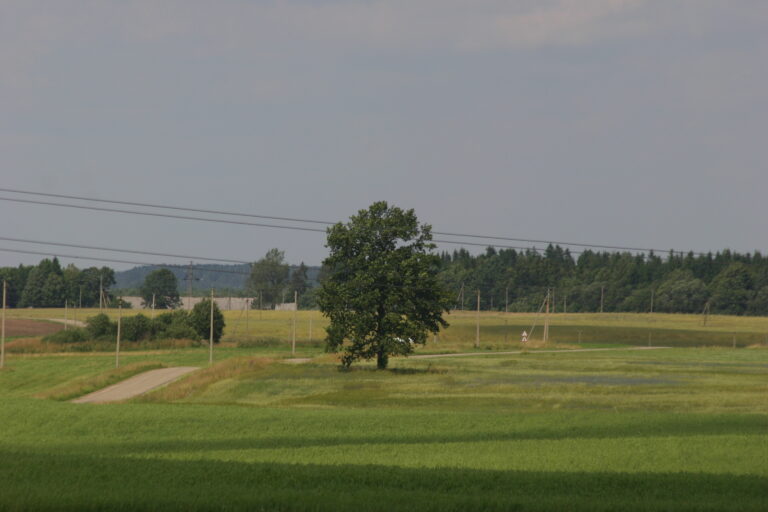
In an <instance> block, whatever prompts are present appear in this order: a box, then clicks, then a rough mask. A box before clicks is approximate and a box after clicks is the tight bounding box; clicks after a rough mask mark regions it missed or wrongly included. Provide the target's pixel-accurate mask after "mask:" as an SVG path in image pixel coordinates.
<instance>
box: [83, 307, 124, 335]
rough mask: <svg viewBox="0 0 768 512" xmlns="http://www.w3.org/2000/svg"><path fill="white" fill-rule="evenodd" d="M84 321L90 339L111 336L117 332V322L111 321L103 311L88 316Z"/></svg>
mask: <svg viewBox="0 0 768 512" xmlns="http://www.w3.org/2000/svg"><path fill="white" fill-rule="evenodd" d="M85 323H86V325H87V327H86V329H87V331H88V336H89V338H90V339H97V338H101V337H104V336H112V335H114V334H116V333H117V324H116V323H113V322H112V321H111V320H110V319H109V317H108V316H107V315H105V314H104V313H99V314H98V315H96V316H92V317H90V318H89V319H88V320H86V321H85Z"/></svg>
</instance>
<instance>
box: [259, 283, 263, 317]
mask: <svg viewBox="0 0 768 512" xmlns="http://www.w3.org/2000/svg"><path fill="white" fill-rule="evenodd" d="M262 309H263V308H262V303H261V290H259V320H261V311H262Z"/></svg>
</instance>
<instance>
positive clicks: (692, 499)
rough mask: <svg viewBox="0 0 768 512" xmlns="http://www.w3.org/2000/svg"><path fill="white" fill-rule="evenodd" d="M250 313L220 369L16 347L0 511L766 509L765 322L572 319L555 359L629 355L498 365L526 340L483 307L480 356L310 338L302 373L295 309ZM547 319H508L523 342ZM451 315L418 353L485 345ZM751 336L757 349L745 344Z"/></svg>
mask: <svg viewBox="0 0 768 512" xmlns="http://www.w3.org/2000/svg"><path fill="white" fill-rule="evenodd" d="M17 313H28V311H24V312H13V314H17ZM126 313H127V312H126ZM251 313H252V316H251V318H249V328H250V329H252V331H251V332H250V333H246V332H244V331H243V334H242V335H239V336H238V335H235V334H233V332H234V328H235V327H238V328H240V327H242V328H244V327H245V323H244V319H240V318H237V316H236V315H237V314H239V313H238V312H229V313H227V321H228V322H229V326H228V328H227V332H226V333H225V342H224V343H223V344H222V346H221V347H217V348H216V351H215V361H216V363H215V364H214V365H213V366H212V367H207V365H206V362H207V349H206V348H205V347H202V346H201V347H197V348H195V347H192V348H183V349H166V350H133V351H129V352H126V353H124V355H123V368H121V369H120V370H114V369H113V366H114V356H113V354H110V353H99V352H95V353H88V354H71V353H70V354H50V355H45V354H35V355H31V354H30V355H25V354H12V355H11V357H10V358H9V361H8V362H9V364H8V368H6V370H4V371H3V372H2V373H0V410H2V416H1V417H0V423H1V424H2V425H1V427H2V431H3V436H2V438H1V439H0V453H1V454H2V455H0V460H2V464H0V508H4V509H40V508H71V509H101V508H115V509H125V510H129V509H142V508H146V509H158V508H164V509H184V510H189V509H211V508H222V509H231V510H237V509H243V510H246V509H247V510H253V509H282V510H360V509H368V510H390V509H392V508H399V509H405V510H408V509H410V510H489V509H495V510H564V509H567V510H618V509H621V510H670V509H677V510H765V509H766V507H768V491H766V489H768V465H766V464H765V460H768V350H764V349H762V348H760V347H759V341H760V332H761V329H764V328H765V327H766V320H765V319H746V318H731V317H722V318H721V317H715V318H711V319H710V322H709V325H708V326H707V330H706V331H705V330H704V328H703V326H701V325H700V318H698V317H678V316H669V315H653V316H652V317H650V316H649V315H621V316H618V315H603V316H600V315H584V316H582V315H568V316H565V315H557V316H554V317H553V328H552V334H553V338H554V339H553V343H552V346H553V347H555V348H556V347H557V345H556V343H560V347H563V346H566V345H568V346H570V345H573V346H576V345H577V343H576V342H577V341H578V340H574V339H571V336H572V335H573V334H576V335H577V336H578V332H577V331H579V330H580V331H582V332H581V335H582V345H584V346H594V345H600V346H612V347H614V348H616V350H612V351H608V352H558V353H544V352H539V353H537V352H536V351H535V350H531V351H529V352H527V353H524V354H518V355H493V351H492V350H489V349H488V348H487V347H491V349H497V348H498V349H502V348H506V349H511V348H512V349H514V348H518V347H519V343H518V342H516V341H515V342H512V341H511V340H510V341H508V342H507V343H505V342H504V339H503V335H504V320H505V319H504V318H502V317H501V316H500V315H497V314H484V315H481V321H482V325H481V333H483V334H484V336H482V343H481V348H480V354H479V355H478V356H475V357H463V358H447V359H434V360H428V359H422V360H419V359H402V358H396V359H394V360H393V362H392V368H391V370H387V371H376V370H374V368H373V366H372V365H371V364H363V365H359V366H356V367H353V369H352V370H351V371H347V372H342V371H339V370H338V365H337V362H336V360H335V357H334V356H332V355H324V354H322V349H321V348H320V347H319V346H316V345H317V343H314V342H313V343H309V340H308V339H307V338H308V330H307V336H305V337H302V336H301V335H299V336H298V338H299V340H300V342H301V343H300V344H299V348H298V350H297V352H298V354H297V355H299V356H308V357H311V358H312V359H311V361H309V362H307V363H304V364H285V363H284V362H282V361H283V358H285V357H288V356H290V350H289V344H288V343H285V341H287V340H289V339H290V332H291V331H290V329H291V323H290V319H291V313H285V312H281V313H276V312H263V313H262V318H261V319H258V312H255V313H254V312H251ZM44 314H45V315H47V317H48V318H55V317H56V316H55V315H51V312H50V311H47V312H45V313H44ZM128 314H130V313H128ZM298 318H299V325H300V326H303V327H302V329H303V328H304V327H307V328H308V323H309V322H308V321H309V319H310V318H312V320H313V329H317V331H316V333H315V336H316V337H317V338H315V340H314V341H315V342H316V341H317V340H318V339H319V336H320V331H319V329H320V327H321V326H322V321H321V319H320V317H319V315H317V314H316V313H314V312H299V314H298ZM532 319H533V317H532V316H524V315H510V316H509V317H508V318H507V319H506V320H507V321H508V324H509V325H510V326H515V327H514V328H515V329H516V330H520V329H519V327H520V326H522V325H525V324H526V323H527V322H528V321H529V320H532ZM451 322H452V327H451V328H449V330H448V331H447V332H445V333H443V334H442V335H441V337H440V340H439V341H438V343H437V344H434V343H432V342H430V344H429V345H428V346H427V347H425V349H426V350H424V349H421V351H423V352H437V351H441V350H444V351H448V352H459V351H462V352H463V351H468V350H473V349H472V343H473V341H474V315H473V314H454V315H451ZM649 323H652V324H653V325H654V328H655V331H654V332H657V333H662V332H664V333H669V334H667V336H668V337H667V340H666V341H667V342H670V341H671V342H674V341H675V340H677V341H678V342H679V344H678V348H672V349H665V350H654V351H628V350H622V348H621V347H622V346H624V345H625V344H631V341H632V340H634V339H638V340H641V341H642V340H647V334H646V331H647V330H648V329H649V326H648V324H649ZM558 325H560V327H558ZM529 327H530V326H529ZM510 330H511V327H510ZM636 330H637V331H639V334H635V331H636ZM300 332H301V331H299V333H300ZM513 332H514V331H513ZM610 332H614V333H617V337H616V339H611V338H610V334H609V333H610ZM734 332H736V333H737V340H738V339H744V340H749V341H750V342H751V341H754V342H755V344H754V345H755V347H753V348H750V349H741V348H739V349H736V350H734V349H732V348H730V347H728V343H729V342H730V338H731V336H732V334H733V333H734ZM587 333H593V334H590V335H587ZM697 333H710V335H712V336H715V335H718V336H722V338H723V341H722V342H721V343H715V342H712V340H711V339H707V340H705V341H701V340H703V339H705V336H702V337H701V338H697V336H698V335H697ZM673 334H676V335H677V336H678V337H677V338H675V337H674V336H673ZM598 335H600V336H602V337H603V338H600V339H598V340H595V339H594V337H596V336H598ZM561 337H562V338H561ZM270 338H275V339H277V340H278V341H279V342H280V343H279V344H274V343H272V342H269V339H270ZM697 339H699V342H698V343H697V342H696V340H697ZM713 339H714V338H713ZM243 340H250V343H243V345H246V346H241V347H240V348H238V346H237V342H238V341H243ZM260 340H262V341H263V340H267V342H261V341H260ZM660 341H661V343H659V344H666V343H664V341H665V340H663V339H662V340H660ZM743 343H746V341H744V342H743ZM669 344H672V345H675V343H669ZM711 345H720V346H718V347H714V348H713V347H712V346H711ZM702 346H704V347H705V348H701V347H702ZM697 347H699V348H697ZM550 348H552V347H550ZM170 366H202V367H203V368H202V369H201V370H199V371H197V372H194V373H192V374H190V375H189V376H187V377H185V378H183V379H181V380H179V381H177V382H176V383H173V384H171V385H169V386H166V387H164V388H161V389H159V390H157V391H154V392H151V393H149V394H147V395H144V396H140V397H138V398H135V399H133V400H130V401H128V402H126V403H119V404H108V405H87V404H84V405H79V404H72V403H68V402H63V401H61V400H65V399H66V400H68V399H71V398H73V397H74V396H79V395H82V394H85V393H87V392H89V391H93V389H96V388H99V387H103V386H105V385H108V384H110V383H113V382H115V381H119V380H120V379H123V378H126V377H128V376H130V375H133V374H135V373H136V372H139V371H143V370H146V369H152V368H159V367H170Z"/></svg>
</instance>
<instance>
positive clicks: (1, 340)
mask: <svg viewBox="0 0 768 512" xmlns="http://www.w3.org/2000/svg"><path fill="white" fill-rule="evenodd" d="M7 290H8V283H7V282H6V281H5V280H3V319H2V327H0V368H3V367H5V297H6V295H7V294H8V291H7Z"/></svg>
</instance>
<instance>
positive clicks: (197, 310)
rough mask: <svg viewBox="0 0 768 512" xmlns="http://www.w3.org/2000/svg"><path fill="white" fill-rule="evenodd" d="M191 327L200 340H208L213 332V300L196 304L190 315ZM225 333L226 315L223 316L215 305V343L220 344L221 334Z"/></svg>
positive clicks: (214, 304)
mask: <svg viewBox="0 0 768 512" xmlns="http://www.w3.org/2000/svg"><path fill="white" fill-rule="evenodd" d="M189 320H190V325H191V326H192V328H193V329H194V330H195V332H196V333H197V335H198V337H199V338H200V339H204V340H207V339H209V337H210V332H211V299H206V300H204V301H201V302H198V303H197V304H195V307H194V308H192V312H191V313H190V314H189ZM223 332H224V315H223V314H221V310H219V306H217V305H216V303H215V302H214V303H213V342H214V343H218V342H219V340H221V334H222V333H223Z"/></svg>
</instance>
